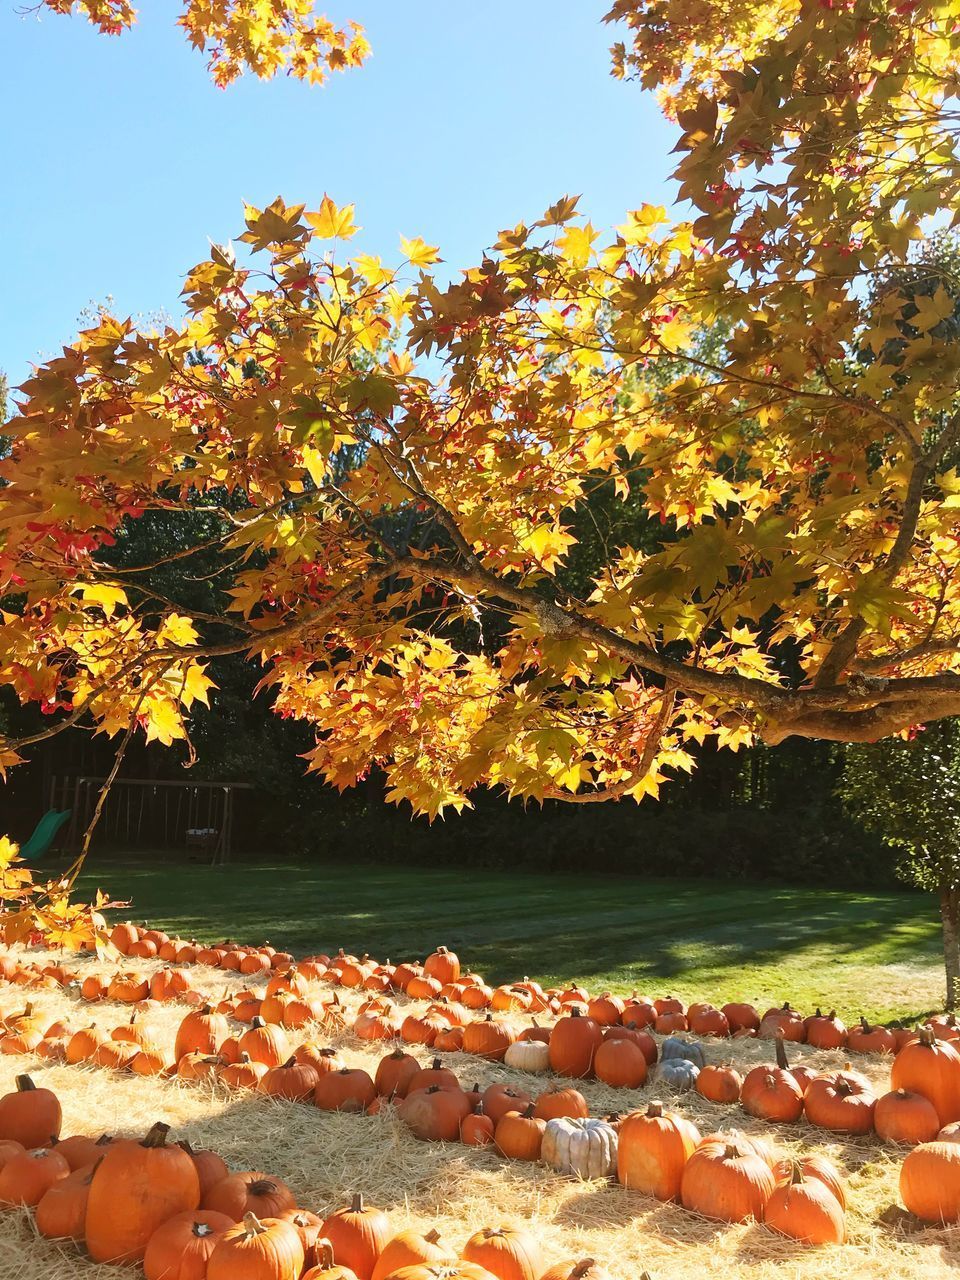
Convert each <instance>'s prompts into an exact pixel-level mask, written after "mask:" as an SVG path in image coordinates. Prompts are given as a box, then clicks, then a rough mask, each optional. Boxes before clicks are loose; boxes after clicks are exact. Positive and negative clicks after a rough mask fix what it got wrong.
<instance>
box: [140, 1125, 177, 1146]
mask: <svg viewBox="0 0 960 1280" xmlns="http://www.w3.org/2000/svg"><path fill="white" fill-rule="evenodd" d="M169 1132H170V1126H169V1125H168V1124H164V1123H163V1121H162V1120H158V1121H157V1123H156V1124H155V1125H151V1127H150V1130H149V1132H148V1133H147V1135H146V1137H145V1138H143V1139H142V1140H141V1142H140V1145H141V1147H165V1146H166V1145H167V1134H168V1133H169Z"/></svg>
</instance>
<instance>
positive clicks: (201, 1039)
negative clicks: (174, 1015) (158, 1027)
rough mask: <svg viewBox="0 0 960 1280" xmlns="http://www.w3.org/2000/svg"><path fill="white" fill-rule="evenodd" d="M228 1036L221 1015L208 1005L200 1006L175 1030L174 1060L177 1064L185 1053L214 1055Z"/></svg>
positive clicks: (227, 1030) (225, 1023)
mask: <svg viewBox="0 0 960 1280" xmlns="http://www.w3.org/2000/svg"><path fill="white" fill-rule="evenodd" d="M229 1034H230V1027H229V1024H228V1023H227V1020H226V1018H225V1017H224V1016H223V1014H222V1013H214V1011H213V1009H212V1008H211V1007H210V1005H208V1004H204V1005H201V1006H200V1008H199V1009H194V1010H192V1011H191V1012H190V1013H188V1014H187V1016H186V1017H185V1018H184V1019H183V1021H182V1022H181V1023H180V1026H179V1027H178V1028H177V1038H176V1042H175V1044H174V1049H173V1056H174V1060H175V1061H177V1062H179V1061H180V1059H181V1058H182V1057H183V1055H184V1054H185V1053H216V1051H217V1046H218V1045H219V1044H220V1041H221V1040H226V1038H227V1037H228V1036H229ZM252 1056H253V1055H252V1054H251V1057H252Z"/></svg>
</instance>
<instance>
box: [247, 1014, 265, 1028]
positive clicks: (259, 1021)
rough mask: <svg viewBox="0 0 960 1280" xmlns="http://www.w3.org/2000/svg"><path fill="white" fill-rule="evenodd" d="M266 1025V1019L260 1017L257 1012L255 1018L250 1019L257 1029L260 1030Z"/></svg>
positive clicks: (252, 1025)
mask: <svg viewBox="0 0 960 1280" xmlns="http://www.w3.org/2000/svg"><path fill="white" fill-rule="evenodd" d="M266 1025H267V1024H266V1023H265V1022H264V1020H263V1019H262V1018H261V1017H260V1015H259V1014H257V1016H256V1017H255V1018H252V1019H251V1020H250V1026H251V1027H252V1028H254V1029H256V1030H257V1031H259V1030H260V1028H261V1027H265V1026H266Z"/></svg>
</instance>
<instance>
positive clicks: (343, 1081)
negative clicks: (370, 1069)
mask: <svg viewBox="0 0 960 1280" xmlns="http://www.w3.org/2000/svg"><path fill="white" fill-rule="evenodd" d="M376 1096H377V1091H376V1089H375V1088H374V1084H373V1081H372V1080H371V1079H370V1077H369V1075H367V1073H366V1071H362V1070H360V1069H358V1068H353V1067H341V1069H340V1070H339V1071H327V1072H325V1073H324V1074H323V1075H322V1076H320V1077H319V1079H318V1080H317V1084H316V1088H315V1089H314V1091H313V1101H314V1103H315V1105H316V1106H318V1107H319V1108H320V1110H321V1111H366V1109H367V1107H369V1105H370V1103H371V1102H372V1101H373V1100H374V1098H375V1097H376Z"/></svg>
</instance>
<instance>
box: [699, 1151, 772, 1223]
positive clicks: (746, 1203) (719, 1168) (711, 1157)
mask: <svg viewBox="0 0 960 1280" xmlns="http://www.w3.org/2000/svg"><path fill="white" fill-rule="evenodd" d="M775 1185H776V1184H775V1183H774V1180H773V1173H772V1172H771V1170H770V1166H769V1165H768V1164H766V1163H765V1162H764V1161H763V1160H762V1159H761V1157H760V1156H759V1155H757V1154H756V1152H755V1151H753V1150H750V1149H749V1148H747V1147H743V1148H741V1147H740V1146H739V1145H737V1144H736V1143H735V1142H726V1141H725V1140H724V1139H723V1138H722V1137H720V1138H706V1139H704V1141H703V1142H701V1144H700V1145H699V1147H697V1149H696V1151H694V1153H693V1155H691V1157H690V1159H689V1160H688V1161H687V1164H686V1167H685V1168H684V1171H683V1177H682V1179H681V1182H680V1199H681V1201H682V1203H683V1206H684V1208H686V1209H691V1210H693V1212H694V1213H699V1214H702V1215H703V1217H705V1218H716V1219H718V1220H719V1221H721V1222H746V1221H747V1220H748V1219H750V1218H756V1219H757V1221H758V1222H759V1221H762V1219H763V1211H764V1207H765V1205H766V1203H767V1201H768V1200H769V1199H770V1196H771V1194H772V1193H773V1191H774V1188H775Z"/></svg>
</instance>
